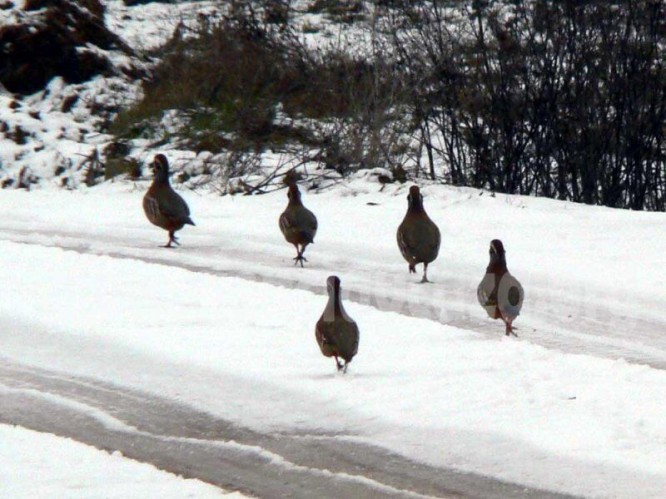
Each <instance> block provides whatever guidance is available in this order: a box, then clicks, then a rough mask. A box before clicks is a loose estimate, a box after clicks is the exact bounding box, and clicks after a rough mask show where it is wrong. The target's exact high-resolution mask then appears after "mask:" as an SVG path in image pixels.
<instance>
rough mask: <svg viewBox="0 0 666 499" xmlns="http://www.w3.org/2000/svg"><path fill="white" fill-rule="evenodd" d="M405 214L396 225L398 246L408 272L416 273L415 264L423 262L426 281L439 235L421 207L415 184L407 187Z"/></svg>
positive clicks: (438, 243)
mask: <svg viewBox="0 0 666 499" xmlns="http://www.w3.org/2000/svg"><path fill="white" fill-rule="evenodd" d="M407 202H408V206H407V214H406V215H405V218H404V219H403V221H402V223H401V224H400V226H399V227H398V233H397V238H398V247H399V248H400V253H402V256H403V257H404V258H405V260H407V263H408V264H409V272H410V273H414V274H415V273H416V265H417V264H419V263H423V278H422V279H421V282H430V281H428V264H429V263H431V262H433V261H434V260H435V258H437V254H438V253H439V245H440V243H441V236H440V233H439V229H438V228H437V225H435V223H434V222H433V221H432V220H430V217H429V216H428V214H427V213H426V211H425V209H424V208H423V196H422V195H421V192H420V191H419V188H418V187H417V186H415V185H413V186H412V187H410V188H409V195H408V196H407Z"/></svg>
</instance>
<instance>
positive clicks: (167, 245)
mask: <svg viewBox="0 0 666 499" xmlns="http://www.w3.org/2000/svg"><path fill="white" fill-rule="evenodd" d="M172 244H175V245H176V246H180V243H179V242H178V238H177V237H176V236H172V237H170V238H169V242H168V243H166V244H165V245H164V247H165V248H173V247H174V246H172Z"/></svg>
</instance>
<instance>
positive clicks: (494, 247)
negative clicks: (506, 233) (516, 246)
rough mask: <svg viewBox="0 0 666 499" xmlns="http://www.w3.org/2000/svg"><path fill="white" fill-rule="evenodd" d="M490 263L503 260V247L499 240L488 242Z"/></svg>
mask: <svg viewBox="0 0 666 499" xmlns="http://www.w3.org/2000/svg"><path fill="white" fill-rule="evenodd" d="M489 252H490V261H502V260H504V259H505V255H506V253H505V251H504V245H503V244H502V241H500V240H499V239H493V240H492V241H490V250H489Z"/></svg>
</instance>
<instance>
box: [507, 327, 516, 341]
mask: <svg viewBox="0 0 666 499" xmlns="http://www.w3.org/2000/svg"><path fill="white" fill-rule="evenodd" d="M515 329H518V328H515V327H513V326H511V325H510V324H507V325H506V336H515V337H516V338H518V335H517V334H516V332H515Z"/></svg>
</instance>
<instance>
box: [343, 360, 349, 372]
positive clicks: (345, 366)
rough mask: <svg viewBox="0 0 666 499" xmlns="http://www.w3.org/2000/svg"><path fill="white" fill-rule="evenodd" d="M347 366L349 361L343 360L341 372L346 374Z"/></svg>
mask: <svg viewBox="0 0 666 499" xmlns="http://www.w3.org/2000/svg"><path fill="white" fill-rule="evenodd" d="M347 366H349V362H347V361H345V365H344V366H342V372H343V373H345V374H347Z"/></svg>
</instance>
